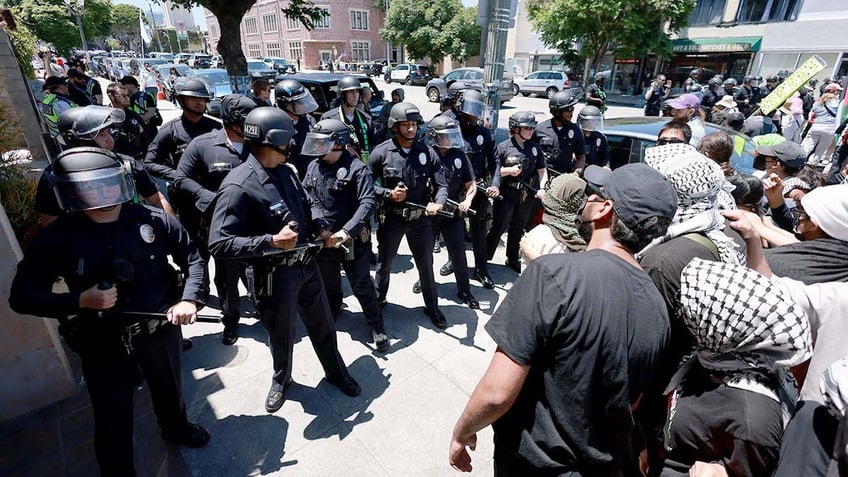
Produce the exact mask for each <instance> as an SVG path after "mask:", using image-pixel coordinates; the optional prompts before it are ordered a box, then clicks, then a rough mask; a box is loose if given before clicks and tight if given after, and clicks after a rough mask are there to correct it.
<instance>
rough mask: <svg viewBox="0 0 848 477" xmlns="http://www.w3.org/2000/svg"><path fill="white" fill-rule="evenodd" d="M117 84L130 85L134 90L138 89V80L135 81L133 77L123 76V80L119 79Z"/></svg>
mask: <svg viewBox="0 0 848 477" xmlns="http://www.w3.org/2000/svg"><path fill="white" fill-rule="evenodd" d="M119 83H121V84H122V85H124V86H127V85H130V84H131V85H133V86H135V87H136V88H137V87H138V80H137V79H135V77H133V76H124V77H123V78H121V81H119Z"/></svg>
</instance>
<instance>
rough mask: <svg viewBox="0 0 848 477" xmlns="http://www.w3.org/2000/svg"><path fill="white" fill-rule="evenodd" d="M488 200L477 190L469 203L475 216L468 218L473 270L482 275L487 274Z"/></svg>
mask: <svg viewBox="0 0 848 477" xmlns="http://www.w3.org/2000/svg"><path fill="white" fill-rule="evenodd" d="M490 207H491V205H490V204H489V198H488V197H487V196H486V194H484V193H483V192H482V191H480V190H478V191H477V193H476V194H475V195H474V200H472V201H471V208H472V209H474V211H475V212H477V215H474V216H473V217H468V225H469V226H470V228H471V246H472V247H473V248H474V268H475V269H476V270H477V271H478V272H480V273H481V274H483V275H488V274H489V265H488V263H489V249H488V245H487V243H486V234H487V233H488V232H489V208H490Z"/></svg>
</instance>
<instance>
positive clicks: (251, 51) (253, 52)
mask: <svg viewBox="0 0 848 477" xmlns="http://www.w3.org/2000/svg"><path fill="white" fill-rule="evenodd" d="M254 20H255V19H254ZM247 56H249V57H251V58H259V57H260V56H262V48H261V47H260V46H259V43H248V44H247Z"/></svg>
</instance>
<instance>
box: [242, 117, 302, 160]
mask: <svg viewBox="0 0 848 477" xmlns="http://www.w3.org/2000/svg"><path fill="white" fill-rule="evenodd" d="M242 133H243V134H244V140H245V142H247V143H248V144H253V145H257V146H269V147H272V148H274V149H277V150H278V151H279V152H282V151H280V148H281V147H283V146H288V145H289V144H290V143H291V140H292V136H293V135H294V124H292V120H291V118H289V115H288V114H286V113H285V112H283V111H280V110H279V109H277V108H273V107H270V106H262V107H259V108H256V109H254V110H253V111H251V112H250V113H249V114H248V115H247V117H246V118H245V119H244V126H242Z"/></svg>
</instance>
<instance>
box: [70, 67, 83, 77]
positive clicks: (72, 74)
mask: <svg viewBox="0 0 848 477" xmlns="http://www.w3.org/2000/svg"><path fill="white" fill-rule="evenodd" d="M68 78H85V75H84V74H83V73H82V71H80V70H75V69H73V68H71V69H69V70H68Z"/></svg>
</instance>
